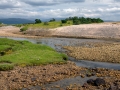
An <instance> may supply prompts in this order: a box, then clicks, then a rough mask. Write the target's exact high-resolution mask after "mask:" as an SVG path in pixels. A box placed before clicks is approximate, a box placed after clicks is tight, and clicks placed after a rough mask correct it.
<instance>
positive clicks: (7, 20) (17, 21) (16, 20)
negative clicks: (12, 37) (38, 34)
mask: <svg viewBox="0 0 120 90" xmlns="http://www.w3.org/2000/svg"><path fill="white" fill-rule="evenodd" d="M0 22H1V23H4V24H25V23H34V21H32V20H28V19H22V18H5V19H0Z"/></svg>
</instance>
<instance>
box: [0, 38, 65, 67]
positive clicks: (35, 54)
mask: <svg viewBox="0 0 120 90" xmlns="http://www.w3.org/2000/svg"><path fill="white" fill-rule="evenodd" d="M3 41H4V42H3ZM4 45H5V46H4ZM0 46H2V47H1V50H6V49H7V48H8V47H10V48H11V49H12V53H9V54H5V55H3V56H0V64H1V63H3V62H10V63H11V64H12V65H13V66H15V65H18V66H29V65H41V64H50V63H52V64H54V63H65V62H66V61H65V60H67V56H66V55H64V54H62V53H58V52H56V51H55V50H54V49H52V48H51V47H48V46H45V45H42V44H33V43H30V42H28V41H15V40H10V39H6V38H0ZM8 65H9V64H8ZM5 66H6V65H5ZM2 67H3V65H2Z"/></svg>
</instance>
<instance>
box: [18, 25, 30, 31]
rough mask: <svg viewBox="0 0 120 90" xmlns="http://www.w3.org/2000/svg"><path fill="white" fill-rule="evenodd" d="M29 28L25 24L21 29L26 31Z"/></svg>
mask: <svg viewBox="0 0 120 90" xmlns="http://www.w3.org/2000/svg"><path fill="white" fill-rule="evenodd" d="M27 29H28V27H27V26H24V27H22V28H21V29H20V31H21V32H23V31H26V30H27Z"/></svg>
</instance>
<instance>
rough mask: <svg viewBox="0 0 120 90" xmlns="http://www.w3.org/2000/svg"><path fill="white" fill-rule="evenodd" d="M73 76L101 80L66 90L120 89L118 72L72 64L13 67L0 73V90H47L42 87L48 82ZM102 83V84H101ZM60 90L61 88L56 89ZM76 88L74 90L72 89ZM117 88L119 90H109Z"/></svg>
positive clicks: (119, 72)
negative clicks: (37, 88)
mask: <svg viewBox="0 0 120 90" xmlns="http://www.w3.org/2000/svg"><path fill="white" fill-rule="evenodd" d="M75 76H81V77H82V78H85V77H91V76H95V77H100V78H101V79H100V80H98V81H97V83H98V85H96V82H95V80H92V82H91V81H90V80H89V81H86V83H84V84H83V85H80V86H78V84H76V85H74V84H73V85H70V86H66V90H93V89H94V90H95V89H98V88H100V90H104V89H107V90H119V89H120V71H119V70H108V69H100V68H97V69H87V68H83V67H78V66H76V65H75V64H74V63H72V62H69V61H68V62H67V64H61V65H58V64H55V65H52V64H50V65H42V66H29V67H15V68H14V70H10V71H0V90H20V89H22V88H28V90H29V87H31V86H36V85H39V86H41V88H43V89H41V90H47V89H45V88H46V87H43V85H44V84H46V83H49V82H54V81H58V80H61V79H64V78H70V77H75ZM101 82H103V83H101ZM58 88H60V89H62V87H58ZM74 88H76V89H74ZM110 88H119V89H110ZM31 90H32V89H31ZM50 90H52V89H50Z"/></svg>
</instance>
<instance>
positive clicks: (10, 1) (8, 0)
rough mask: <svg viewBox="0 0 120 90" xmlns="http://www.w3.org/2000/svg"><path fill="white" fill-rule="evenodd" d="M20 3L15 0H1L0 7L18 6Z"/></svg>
mask: <svg viewBox="0 0 120 90" xmlns="http://www.w3.org/2000/svg"><path fill="white" fill-rule="evenodd" d="M20 6H21V3H20V2H18V1H16V0H3V1H1V2H0V9H7V8H18V7H20Z"/></svg>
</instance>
